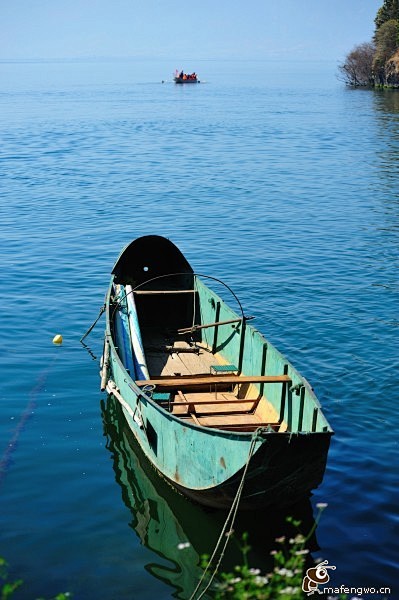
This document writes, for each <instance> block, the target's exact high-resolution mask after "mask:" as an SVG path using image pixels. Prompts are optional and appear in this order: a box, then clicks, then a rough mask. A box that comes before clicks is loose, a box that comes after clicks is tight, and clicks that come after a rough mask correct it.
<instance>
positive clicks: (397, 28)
mask: <svg viewBox="0 0 399 600" xmlns="http://www.w3.org/2000/svg"><path fill="white" fill-rule="evenodd" d="M374 42H375V56H374V61H373V71H374V74H375V76H376V78H377V80H378V81H379V83H383V81H384V77H385V63H386V62H387V60H388V59H389V58H391V56H393V55H394V54H395V52H396V50H397V49H398V47H399V21H398V20H396V19H390V20H389V21H385V23H383V24H382V25H381V27H380V28H379V29H378V30H377V31H376V32H375V35H374Z"/></svg>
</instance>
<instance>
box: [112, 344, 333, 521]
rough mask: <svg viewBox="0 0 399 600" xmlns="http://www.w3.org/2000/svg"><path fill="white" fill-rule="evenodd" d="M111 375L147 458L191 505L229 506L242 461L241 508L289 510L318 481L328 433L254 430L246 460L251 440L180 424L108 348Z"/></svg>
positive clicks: (323, 469)
mask: <svg viewBox="0 0 399 600" xmlns="http://www.w3.org/2000/svg"><path fill="white" fill-rule="evenodd" d="M110 375H111V377H112V379H113V381H114V382H115V384H116V388H117V390H119V392H120V393H121V396H122V397H123V399H124V402H125V406H124V405H122V409H123V413H124V416H125V419H126V421H127V424H128V426H129V428H130V429H131V431H132V433H133V435H134V436H135V438H136V440H137V441H138V443H139V444H140V446H141V448H142V450H143V452H144V454H145V455H146V457H147V459H148V460H149V461H150V463H151V464H152V465H153V467H155V469H156V470H157V471H158V472H159V474H160V475H161V476H162V477H164V478H165V479H166V480H167V481H168V482H169V483H170V484H171V485H172V486H173V487H175V489H177V490H179V491H180V492H181V493H182V494H184V495H185V496H187V497H188V498H190V499H191V500H193V501H195V502H198V503H200V504H203V505H205V506H211V507H215V508H229V507H230V506H231V504H232V502H233V499H234V497H235V495H236V493H237V490H238V487H239V484H240V482H241V479H242V477H243V472H244V469H245V466H246V463H247V462H248V460H249V459H250V460H249V465H248V469H247V473H246V476H245V485H244V488H243V492H242V495H241V500H240V508H241V509H244V510H250V509H255V508H261V507H265V506H269V505H275V506H277V505H278V506H285V505H290V504H294V503H296V502H297V501H299V500H301V499H303V498H305V497H307V496H308V495H309V494H310V492H311V491H312V490H313V489H315V488H317V487H318V486H319V485H320V483H321V482H322V479H323V475H324V471H325V467H326V461H327V454H328V449H329V445H330V439H331V435H332V432H322V433H317V432H314V433H297V434H293V433H278V434H276V433H274V432H261V433H259V434H258V439H257V441H256V442H255V452H254V454H253V455H252V457H251V458H250V451H251V443H252V441H253V436H254V434H248V433H233V432H225V431H219V430H215V429H207V428H204V427H197V426H195V425H191V424H186V423H184V424H183V423H182V422H181V421H180V420H179V419H178V418H176V417H174V416H173V415H171V414H170V413H166V412H165V411H164V409H162V408H160V407H159V406H157V405H156V403H154V402H153V401H152V400H151V399H150V398H146V397H144V396H140V395H139V393H136V392H135V391H134V390H133V389H132V388H133V387H134V384H133V382H130V383H128V378H129V375H128V374H127V373H126V371H125V369H124V368H123V365H121V363H120V359H119V357H118V355H117V353H116V350H115V349H114V348H113V347H112V348H111V373H110ZM109 391H111V392H112V390H109ZM137 392H139V390H137ZM182 465H184V469H183V468H182ZM190 475H191V477H190Z"/></svg>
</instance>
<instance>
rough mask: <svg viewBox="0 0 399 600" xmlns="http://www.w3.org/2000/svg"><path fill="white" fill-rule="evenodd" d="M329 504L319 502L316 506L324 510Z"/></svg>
mask: <svg viewBox="0 0 399 600" xmlns="http://www.w3.org/2000/svg"><path fill="white" fill-rule="evenodd" d="M327 506H328V504H327V502H318V503H317V504H316V508H318V509H319V510H324V509H325V508H327Z"/></svg>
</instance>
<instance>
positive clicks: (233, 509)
mask: <svg viewBox="0 0 399 600" xmlns="http://www.w3.org/2000/svg"><path fill="white" fill-rule="evenodd" d="M264 430H265V428H264V427H258V428H257V429H255V431H254V432H253V434H252V439H251V444H250V447H249V452H248V458H247V461H246V463H245V467H244V471H243V474H242V477H241V481H240V484H239V486H238V489H237V492H236V495H235V497H234V500H233V503H232V505H231V508H230V511H229V514H228V515H227V519H226V521H225V523H224V525H223V528H222V531H221V532H220V535H219V539H218V541H217V543H216V546H215V549H214V551H213V553H212V556H211V558H210V559H209V562H208V564H207V566H206V569H205V571H204V572H203V574H202V576H201V579H200V580H199V582H198V584H197V587H196V588H195V590H194V591H193V593H192V595H191V596H190V599H189V600H194V599H195V595H196V593H197V592H198V590H199V589H200V587H201V585H202V583H203V581H204V579H205V576H206V574H207V572H208V569H209V567H210V566H211V564H212V562H213V560H214V558H215V556H216V554H217V552H218V549H219V546H220V544H221V543H222V539H223V536H225V537H226V540H225V542H224V545H223V548H222V551H221V553H220V555H219V559H218V562H217V564H216V566H215V569H214V571H213V573H212V575H211V577H210V579H209V581H208V583H207V584H206V586H205V588H204V589H203V590H202V592H201V593H200V594H199V596H198V597H197V600H200V598H202V597H203V596H204V594H205V593H206V592H207V591H208V589H209V588H210V586H211V584H212V582H213V580H214V579H215V576H216V574H217V572H218V570H219V567H220V564H221V562H222V560H223V557H224V554H225V551H226V548H227V544H228V543H229V541H230V537H231V535H232V533H233V526H234V522H235V519H236V516H237V511H238V506H239V504H240V500H241V495H242V491H243V488H244V483H245V477H246V475H247V471H248V467H249V463H250V461H251V458H252V456H253V454H254V451H255V446H256V442H257V440H258V439H259V434H260V432H261V431H264ZM230 519H231V524H230V529H229V531H228V532H227V533H225V532H226V529H227V526H228V523H229V521H230Z"/></svg>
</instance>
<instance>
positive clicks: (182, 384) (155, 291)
mask: <svg viewBox="0 0 399 600" xmlns="http://www.w3.org/2000/svg"><path fill="white" fill-rule="evenodd" d="M147 238H148V239H147ZM152 238H157V236H147V237H146V238H139V239H138V240H136V241H135V242H134V243H132V245H131V246H135V247H134V248H133V249H132V248H131V247H129V248H128V249H127V251H125V252H124V253H122V255H121V257H120V259H119V260H118V262H117V263H116V266H115V267H114V271H113V274H114V283H116V284H121V285H123V286H125V285H129V286H130V285H131V289H132V292H131V293H132V294H133V296H134V303H135V309H136V311H137V320H138V327H139V332H140V336H141V340H142V346H143V349H144V355H145V362H146V367H147V369H148V371H147V375H146V376H145V377H141V378H137V377H133V378H134V379H135V381H136V384H137V385H138V386H139V387H141V388H142V389H143V390H144V391H145V393H146V394H148V395H149V396H151V397H152V399H153V400H154V401H155V402H157V403H159V405H160V406H162V407H163V408H164V409H165V410H167V411H169V412H171V413H172V414H174V415H176V416H178V417H179V418H180V419H182V420H186V421H188V422H191V423H195V424H196V425H200V426H203V427H211V428H217V429H223V430H228V431H235V432H251V431H254V430H255V429H256V428H258V427H264V428H267V429H269V430H270V431H275V432H286V431H304V430H305V427H304V426H305V425H306V430H307V431H316V430H317V429H318V428H319V424H318V423H317V419H318V415H317V413H315V412H314V413H312V415H311V417H310V418H309V416H308V414H307V413H309V409H308V406H307V405H308V404H309V402H305V388H304V386H303V384H302V383H300V384H298V381H300V380H299V379H298V377H296V380H295V381H293V380H292V375H291V376H290V375H289V365H288V364H287V362H286V361H285V360H284V357H282V356H281V355H280V354H279V353H277V351H275V349H274V348H273V347H271V346H270V347H269V348H268V343H267V342H266V340H265V339H264V338H263V337H262V336H261V334H260V333H259V332H257V331H256V330H255V329H254V328H252V327H250V326H248V325H247V320H248V319H247V318H246V317H244V314H243V313H242V309H241V314H240V311H238V312H234V311H233V310H231V309H230V308H229V306H228V305H227V304H226V303H225V302H224V301H223V300H221V298H220V297H219V296H218V295H216V294H215V293H214V292H213V291H212V290H211V289H210V286H208V285H205V283H204V282H203V276H201V278H198V277H197V276H196V275H194V273H193V272H192V269H191V267H190V266H189V264H188V263H187V261H186V259H185V258H184V256H183V255H182V254H181V253H180V251H179V250H178V249H177V248H176V247H175V246H174V245H173V244H171V243H170V242H169V241H168V240H165V239H164V238H160V239H161V240H162V242H161V251H160V248H159V244H157V245H156V246H154V245H153V244H152V243H151V242H152ZM143 240H144V242H143ZM156 241H157V242H158V239H156ZM165 242H167V243H165ZM137 244H138V245H139V247H138V248H137ZM143 244H144V245H143ZM171 246H172V247H171ZM154 248H155V249H154ZM160 257H162V258H160ZM133 259H134V260H133ZM132 265H133V266H132ZM210 279H214V278H210ZM226 287H227V286H226ZM228 290H230V288H228ZM230 291H231V290H230ZM233 295H234V294H233ZM234 297H235V296H234ZM239 307H240V308H241V305H239ZM295 385H296V391H295V394H296V395H297V396H300V398H298V401H297V402H296V404H297V406H298V408H296V409H295V411H296V413H295V415H294V412H295V411H293V410H292V408H290V405H291V407H292V405H293V404H295V403H294V402H293V395H294V393H293V392H292V389H293V386H295ZM313 406H314V405H313ZM313 406H312V410H313ZM316 410H318V409H316Z"/></svg>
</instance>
